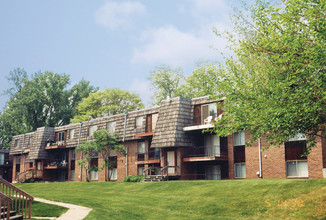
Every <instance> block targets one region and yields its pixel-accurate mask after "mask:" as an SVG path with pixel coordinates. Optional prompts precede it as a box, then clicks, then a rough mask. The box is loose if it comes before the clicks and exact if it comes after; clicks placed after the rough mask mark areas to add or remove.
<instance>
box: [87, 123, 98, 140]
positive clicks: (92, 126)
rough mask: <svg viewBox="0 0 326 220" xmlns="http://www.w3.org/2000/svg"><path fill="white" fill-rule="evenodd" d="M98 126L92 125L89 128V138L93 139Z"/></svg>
mask: <svg viewBox="0 0 326 220" xmlns="http://www.w3.org/2000/svg"><path fill="white" fill-rule="evenodd" d="M97 129H98V126H97V125H90V126H89V128H88V136H89V137H93V134H94V132H95V131H97Z"/></svg>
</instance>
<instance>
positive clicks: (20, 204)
mask: <svg viewBox="0 0 326 220" xmlns="http://www.w3.org/2000/svg"><path fill="white" fill-rule="evenodd" d="M0 192H2V193H3V194H5V195H6V196H7V197H9V198H10V199H12V203H11V206H9V207H10V210H13V211H16V213H17V214H18V215H23V218H24V219H31V215H32V201H33V200H34V197H33V196H31V195H29V194H28V193H26V192H24V191H23V190H21V189H19V188H17V187H16V186H14V185H12V184H11V183H9V182H8V181H6V180H4V179H2V178H0Z"/></svg>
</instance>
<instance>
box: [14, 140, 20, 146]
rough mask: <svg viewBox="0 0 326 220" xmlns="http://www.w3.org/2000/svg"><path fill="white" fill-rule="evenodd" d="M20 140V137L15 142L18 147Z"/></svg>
mask: <svg viewBox="0 0 326 220" xmlns="http://www.w3.org/2000/svg"><path fill="white" fill-rule="evenodd" d="M19 142H20V140H19V139H16V140H15V143H14V145H15V147H18V146H19Z"/></svg>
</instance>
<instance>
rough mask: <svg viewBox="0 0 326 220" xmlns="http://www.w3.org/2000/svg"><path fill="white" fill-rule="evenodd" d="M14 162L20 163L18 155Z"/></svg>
mask: <svg viewBox="0 0 326 220" xmlns="http://www.w3.org/2000/svg"><path fill="white" fill-rule="evenodd" d="M16 164H20V156H17V157H16Z"/></svg>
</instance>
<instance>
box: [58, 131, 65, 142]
mask: <svg viewBox="0 0 326 220" xmlns="http://www.w3.org/2000/svg"><path fill="white" fill-rule="evenodd" d="M64 140H65V132H64V131H60V132H58V140H57V142H59V141H64Z"/></svg>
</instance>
